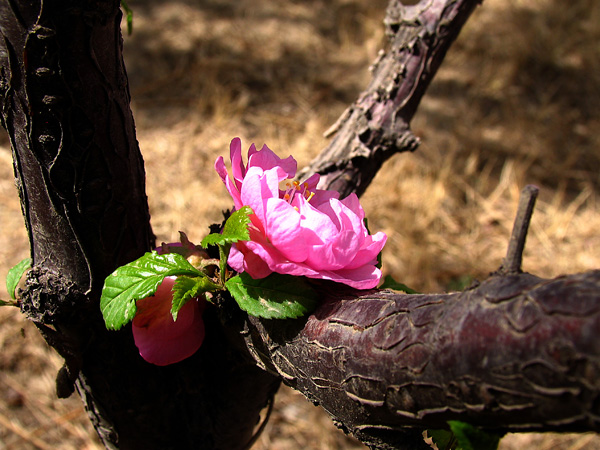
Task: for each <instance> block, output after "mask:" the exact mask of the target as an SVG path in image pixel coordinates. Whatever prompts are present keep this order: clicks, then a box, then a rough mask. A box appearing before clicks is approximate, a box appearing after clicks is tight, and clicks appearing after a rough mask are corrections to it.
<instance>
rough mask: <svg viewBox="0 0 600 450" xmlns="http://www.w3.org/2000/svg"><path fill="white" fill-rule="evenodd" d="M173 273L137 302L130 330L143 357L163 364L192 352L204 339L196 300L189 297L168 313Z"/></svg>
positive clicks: (179, 359)
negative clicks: (175, 316) (174, 316)
mask: <svg viewBox="0 0 600 450" xmlns="http://www.w3.org/2000/svg"><path fill="white" fill-rule="evenodd" d="M174 284H175V277H167V278H165V279H164V281H163V282H162V283H161V284H160V286H159V287H158V289H157V291H156V293H155V294H154V295H153V296H152V297H148V298H145V299H142V300H138V302H137V308H138V310H137V313H136V315H135V318H134V319H133V324H132V331H133V338H134V340H135V345H136V346H137V348H138V350H139V351H140V355H141V356H142V358H144V359H145V360H146V361H148V362H149V363H152V364H156V365H157V366H166V365H168V364H173V363H176V362H179V361H182V360H184V359H186V358H188V357H190V356H192V355H193V354H194V353H196V351H197V350H198V349H199V348H200V345H202V341H203V340H204V322H203V321H202V310H201V309H202V308H201V306H200V303H199V301H197V300H190V301H188V302H187V303H186V304H185V305H184V306H183V308H181V310H180V311H179V313H178V316H177V321H175V322H174V321H173V317H172V316H171V301H172V299H173V294H172V292H171V289H172V288H173V285H174Z"/></svg>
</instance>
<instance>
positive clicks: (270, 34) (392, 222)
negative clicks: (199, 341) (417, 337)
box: [0, 0, 600, 450]
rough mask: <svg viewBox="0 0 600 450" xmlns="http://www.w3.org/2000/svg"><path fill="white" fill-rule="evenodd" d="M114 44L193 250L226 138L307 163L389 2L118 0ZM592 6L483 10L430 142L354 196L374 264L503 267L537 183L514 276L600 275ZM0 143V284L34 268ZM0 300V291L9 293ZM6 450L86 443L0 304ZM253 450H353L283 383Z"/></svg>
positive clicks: (34, 349)
mask: <svg viewBox="0 0 600 450" xmlns="http://www.w3.org/2000/svg"><path fill="white" fill-rule="evenodd" d="M128 3H129V4H130V6H131V7H132V8H133V10H134V11H135V19H134V33H133V35H132V36H130V37H128V36H126V37H125V54H126V63H127V66H128V70H129V75H130V81H131V91H132V96H133V109H134V113H135V116H136V122H137V129H138V139H139V142H140V146H141V148H142V151H143V153H144V157H145V160H146V170H147V181H148V195H149V199H150V205H151V213H152V224H153V227H154V231H155V233H156V234H157V236H158V239H159V241H170V240H173V239H174V238H176V236H177V231H178V230H184V231H186V232H187V234H188V236H189V237H190V238H191V239H194V240H200V239H201V238H202V237H203V236H204V235H205V234H206V232H207V226H208V225H209V224H210V223H211V222H214V221H218V220H219V219H220V211H221V210H222V209H225V208H227V207H229V206H230V200H229V199H228V196H227V195H226V193H225V190H224V189H223V187H222V185H221V182H220V180H219V179H218V177H216V176H215V174H214V172H213V171H212V163H213V161H214V159H215V158H216V156H217V155H219V154H224V153H226V152H227V151H228V149H227V146H228V143H229V141H230V139H231V138H232V137H234V136H240V137H242V138H243V140H244V142H245V143H246V144H249V143H250V142H256V143H257V144H258V145H261V144H262V143H267V144H268V145H269V146H270V147H271V148H273V149H275V150H276V151H278V152H279V153H281V154H282V155H287V154H290V153H291V154H293V155H295V156H296V158H297V159H299V161H300V164H301V165H302V164H304V163H307V162H308V161H309V160H310V159H311V158H312V157H314V156H315V155H316V154H317V152H318V151H319V150H320V149H322V148H323V147H324V146H325V145H326V142H327V141H326V140H325V139H324V138H323V137H322V133H323V131H324V130H326V129H327V128H328V127H329V126H330V125H331V124H332V123H333V122H334V121H335V119H336V118H337V116H338V115H339V114H340V113H341V112H342V111H343V109H344V108H345V106H346V105H347V104H349V103H350V102H351V101H352V100H353V99H354V98H355V96H356V95H357V93H358V92H359V91H360V90H361V88H362V87H364V86H365V85H366V83H367V82H368V79H369V74H368V71H367V70H366V68H367V66H368V64H369V63H370V62H371V61H372V60H373V59H374V57H375V55H376V52H377V50H378V49H379V48H380V47H381V45H382V44H383V42H384V38H383V29H382V25H381V19H382V18H383V14H384V8H385V4H386V2H385V1H384V0H376V1H370V2H367V1H360V0H329V1H326V0H311V1H296V0H235V1H234V0H220V1H217V0H211V1H205V2H199V1H197V0H179V1H175V0H173V1H167V0H144V1H142V0H137V1H135V0H130V1H129V2H128ZM599 42H600V4H599V3H598V2H596V1H595V0H576V1H574V2H569V3H568V4H565V3H564V2H559V1H557V0H536V1H522V0H512V1H506V0H505V1H501V0H487V1H486V2H484V4H483V6H482V7H480V8H479V10H478V11H477V12H476V13H475V14H474V16H473V17H472V18H471V19H470V21H469V23H468V24H467V26H466V28H465V30H464V31H463V33H462V34H461V36H460V37H459V39H458V41H457V43H456V44H455V45H454V47H453V48H452V49H451V51H450V53H449V54H448V57H447V60H446V62H445V63H444V65H443V66H442V68H441V70H440V72H439V74H438V77H437V79H436V81H435V82H434V84H433V85H432V86H431V87H430V89H429V92H428V95H427V96H426V98H425V99H424V100H423V103H422V105H421V108H420V110H419V113H418V115H417V117H416V119H415V121H414V123H413V127H414V130H415V132H416V134H417V135H419V136H421V138H422V141H423V144H422V146H421V148H420V149H419V150H418V151H417V152H416V153H414V154H410V155H399V156H396V157H395V158H394V159H392V161H390V162H389V163H387V165H386V166H385V167H384V169H383V170H382V171H381V173H380V174H379V177H378V178H377V179H376V180H375V182H374V183H373V185H372V186H371V187H370V189H369V190H368V191H367V193H366V194H365V196H364V198H363V202H364V206H365V209H366V211H367V214H368V217H369V224H370V227H371V228H372V229H373V230H384V231H385V232H386V233H388V235H389V237H390V238H389V244H388V245H387V247H386V249H385V252H384V270H385V271H386V273H390V274H393V275H394V276H395V278H397V279H398V280H400V281H402V282H404V283H406V284H408V285H409V286H412V287H414V288H416V289H418V290H421V291H442V290H451V289H460V288H461V287H462V286H464V285H465V283H469V281H470V280H471V279H473V278H484V277H485V276H486V274H487V273H489V272H490V271H492V270H494V269H496V268H497V267H498V265H499V264H500V260H501V258H502V256H503V253H504V251H505V247H506V243H507V237H508V234H509V232H510V229H511V224H512V218H513V215H514V212H515V208H516V204H517V197H518V193H519V191H520V189H521V188H522V186H524V185H525V184H527V183H535V184H538V185H539V186H540V188H541V195H540V200H539V201H538V206H537V209H536V211H535V213H534V219H533V224H532V230H531V233H530V236H529V239H528V243H527V248H526V252H525V259H524V269H525V270H527V271H530V272H534V273H536V274H538V275H540V276H546V277H552V276H555V275H558V274H560V273H565V272H577V271H583V270H587V269H591V268H597V267H600V257H599V256H598V251H597V249H598V248H599V247H600V234H599V233H598V229H599V228H600V214H599V205H598V203H597V199H598V190H599V187H600V175H599V174H600V170H599V169H600V134H599V133H598V130H599V129H600V113H599V111H600V45H598V43H599ZM1 144H2V147H1V148H0V223H1V230H2V233H0V282H2V283H4V276H5V274H6V271H7V270H8V268H9V267H10V266H11V265H13V264H15V263H16V262H18V261H19V260H20V259H22V258H24V257H26V256H28V243H27V238H26V235H25V230H24V227H23V220H22V218H21V213H20V207H19V203H18V199H17V195H16V190H15V188H14V183H13V178H12V177H13V175H12V168H11V162H10V150H9V147H8V142H7V140H6V139H5V138H4V139H3V140H2V142H1ZM4 295H5V294H3V295H2V296H1V297H4ZM0 348H1V352H0V450H8V449H11V450H17V449H18V450H20V449H34V448H37V449H46V448H48V449H50V448H52V449H98V448H100V446H99V444H98V442H97V440H96V438H95V436H94V432H93V429H92V428H91V426H90V425H89V423H88V422H87V419H86V417H85V413H84V411H83V409H82V407H81V403H80V401H79V399H78V398H76V397H73V398H70V399H68V400H61V401H59V400H57V399H56V398H55V395H54V384H53V383H54V376H55V373H56V371H57V369H58V368H59V367H60V364H61V362H60V358H59V357H58V356H56V355H55V354H54V353H53V352H52V351H51V350H49V349H48V348H47V347H46V345H45V344H44V343H43V341H42V339H41V338H40V337H39V335H38V334H37V331H36V330H35V327H33V326H32V325H31V324H29V323H27V322H26V321H25V320H24V319H23V318H22V317H21V316H20V314H19V313H18V312H17V311H13V310H12V309H6V308H4V309H1V310H0ZM255 448H256V449H260V450H266V449H269V450H292V449H293V450H295V449H299V448H303V449H307V450H308V449H320V450H325V449H354V448H356V449H358V448H362V447H361V446H360V445H359V444H358V443H356V442H355V441H353V440H352V439H350V438H347V437H345V436H343V434H342V433H340V432H338V431H337V430H336V429H335V427H334V426H333V425H332V424H331V422H330V420H329V418H328V417H326V416H325V414H324V413H323V412H322V411H321V410H319V409H318V408H315V407H313V406H312V405H310V404H309V403H307V402H306V401H305V400H304V399H303V398H302V397H301V395H300V394H297V393H295V392H293V391H290V390H288V389H284V390H283V391H282V392H281V394H280V395H279V396H278V398H277V401H276V407H275V412H274V414H273V417H272V419H271V421H270V423H269V425H268V426H267V428H266V430H265V433H264V435H263V436H262V437H261V438H260V440H259V442H258V443H257V444H256V446H255ZM501 448H502V449H503V450H508V449H522V448H527V449H536V450H549V449H562V450H592V449H595V448H600V439H599V438H598V437H597V436H596V435H595V434H585V435H568V436H557V435H539V434H526V435H514V436H509V437H507V438H505V439H504V440H503V441H502V444H501Z"/></svg>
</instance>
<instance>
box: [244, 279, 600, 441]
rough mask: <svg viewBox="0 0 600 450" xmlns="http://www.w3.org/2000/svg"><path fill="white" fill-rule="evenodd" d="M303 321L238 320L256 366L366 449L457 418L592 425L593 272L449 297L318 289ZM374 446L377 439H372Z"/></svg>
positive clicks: (558, 427)
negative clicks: (313, 306) (312, 309)
mask: <svg viewBox="0 0 600 450" xmlns="http://www.w3.org/2000/svg"><path fill="white" fill-rule="evenodd" d="M321 292H323V295H324V297H323V299H322V303H321V304H320V306H319V308H318V309H317V310H316V311H315V312H314V314H312V315H311V316H310V317H308V318H305V319H303V320H296V321H286V323H281V322H278V321H273V320H271V321H269V320H260V319H256V318H250V319H249V320H248V322H247V324H246V329H245V333H246V335H247V336H246V342H247V344H248V347H249V349H250V351H251V352H252V354H253V355H254V357H255V358H256V360H257V362H258V363H259V364H260V365H261V366H262V367H264V368H265V369H266V370H269V371H271V372H273V373H277V374H278V375H280V376H281V377H282V378H283V380H284V382H285V383H286V384H288V385H290V386H292V387H293V388H295V389H298V390H299V391H301V392H302V393H303V394H305V395H306V396H307V397H308V398H309V399H310V400H311V401H313V402H314V403H317V404H319V405H321V406H322V407H323V408H324V409H325V410H326V411H327V412H328V413H329V414H330V415H331V416H332V418H333V419H334V421H335V422H336V423H337V424H339V425H340V426H341V427H342V428H344V429H346V430H348V431H350V432H352V433H353V434H355V435H356V436H357V437H358V438H359V439H361V440H362V441H363V442H365V443H368V444H370V445H378V446H381V445H383V444H386V445H389V446H390V448H402V447H396V446H398V445H401V444H402V440H403V431H404V427H417V428H419V429H422V428H444V427H446V421H448V420H461V421H465V422H468V423H471V424H474V425H479V426H482V427H485V428H488V429H496V430H511V431H534V430H536V431H590V430H593V431H598V430H600V403H599V402H598V399H599V398H600V382H599V379H600V378H599V376H598V375H599V374H600V342H598V339H597V336H598V334H599V333H600V271H598V270H596V271H591V272H587V273H584V274H579V275H569V276H564V277H558V278H556V279H554V280H543V279H540V278H538V277H535V276H533V275H530V274H511V275H494V276H492V277H491V278H489V279H488V280H486V281H485V282H483V283H481V284H480V285H479V286H477V287H476V288H473V289H469V290H467V291H465V292H461V293H452V294H427V295H407V294H403V293H398V292H393V291H389V290H384V291H369V292H360V291H355V290H351V289H346V290H343V289H340V287H339V285H336V286H322V290H321ZM381 448H386V447H381Z"/></svg>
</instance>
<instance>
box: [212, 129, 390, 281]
mask: <svg viewBox="0 0 600 450" xmlns="http://www.w3.org/2000/svg"><path fill="white" fill-rule="evenodd" d="M230 157H231V168H232V170H231V171H232V178H230V177H229V173H228V171H227V168H226V167H225V162H224V161H223V157H219V158H217V161H216V162H215V169H216V171H217V173H218V174H219V176H220V177H221V179H222V180H223V183H225V186H226V187H227V190H228V191H229V193H230V194H231V197H233V202H234V205H235V208H236V209H239V208H241V207H242V206H246V205H247V206H250V207H251V208H252V210H253V211H254V214H253V215H251V216H250V218H251V221H252V225H251V226H250V240H249V241H244V242H238V243H237V244H235V245H234V246H233V247H232V250H231V253H230V255H229V260H228V263H229V265H230V266H231V267H232V268H233V269H235V270H237V271H238V272H242V271H246V272H248V274H249V275H250V276H251V277H252V278H255V279H258V278H264V277H266V276H267V275H269V274H270V273H272V272H277V273H282V274H289V275H296V276H306V277H309V278H317V279H324V280H332V281H336V282H338V283H344V284H347V285H349V286H352V287H354V288H356V289H370V288H373V287H375V286H377V284H378V282H379V279H380V278H381V271H380V270H379V269H378V268H377V267H376V264H377V255H378V254H379V252H381V249H382V248H383V246H384V244H385V241H386V239H387V236H386V235H385V234H384V233H382V232H378V233H376V234H374V235H369V233H368V231H367V229H366V227H365V225H364V217H365V213H364V211H363V209H362V207H361V206H360V203H359V201H358V197H357V196H356V195H355V194H350V195H349V196H348V197H346V198H345V199H343V200H339V194H338V193H337V192H335V191H327V190H322V189H317V183H318V182H319V175H318V174H316V175H313V176H312V177H310V178H309V179H308V180H307V181H306V182H304V183H302V184H300V183H298V182H297V181H293V178H294V176H295V175H296V165H297V164H296V161H295V160H294V158H292V157H291V156H290V157H288V158H286V159H281V158H279V157H278V156H277V155H276V154H275V153H273V152H272V151H271V150H270V149H269V148H268V147H267V146H266V145H265V146H263V147H262V149H261V150H259V151H257V150H256V147H255V146H254V144H252V145H251V146H250V149H249V151H248V166H247V167H245V166H244V163H243V161H242V148H241V141H240V139H239V138H235V139H233V140H232V141H231V146H230Z"/></svg>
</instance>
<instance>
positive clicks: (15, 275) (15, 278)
mask: <svg viewBox="0 0 600 450" xmlns="http://www.w3.org/2000/svg"><path fill="white" fill-rule="evenodd" d="M30 268H31V258H25V259H23V260H22V261H21V262H19V263H18V264H16V265H15V266H14V267H11V268H10V269H9V271H8V273H7V274H6V290H7V291H8V295H10V298H12V299H13V300H16V299H17V295H16V291H17V286H18V285H19V281H21V278H23V275H24V274H25V272H27V271H28V270H29V269H30Z"/></svg>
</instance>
